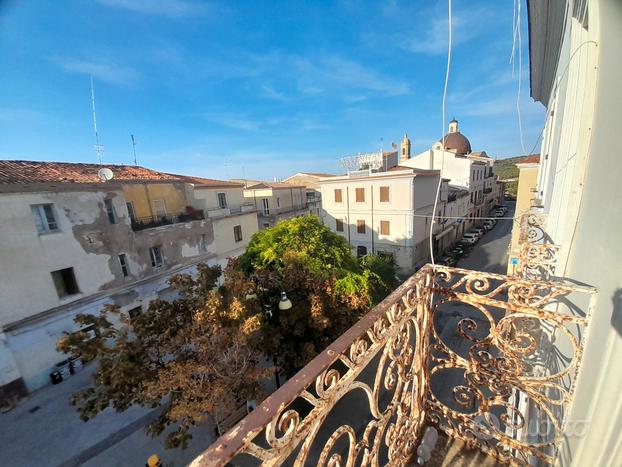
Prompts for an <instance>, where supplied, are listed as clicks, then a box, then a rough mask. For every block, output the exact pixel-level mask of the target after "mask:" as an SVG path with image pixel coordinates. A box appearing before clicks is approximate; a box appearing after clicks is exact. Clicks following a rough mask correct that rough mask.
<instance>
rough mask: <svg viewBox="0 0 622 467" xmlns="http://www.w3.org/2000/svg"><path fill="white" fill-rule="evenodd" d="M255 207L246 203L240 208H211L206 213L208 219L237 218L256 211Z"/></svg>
mask: <svg viewBox="0 0 622 467" xmlns="http://www.w3.org/2000/svg"><path fill="white" fill-rule="evenodd" d="M255 210H256V208H255V205H254V204H253V203H244V204H241V205H238V206H227V207H224V208H209V209H207V210H206V211H205V213H206V214H207V217H208V218H210V219H217V218H220V217H229V216H236V215H238V214H243V213H247V212H252V211H255Z"/></svg>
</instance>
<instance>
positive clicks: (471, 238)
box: [460, 233, 479, 245]
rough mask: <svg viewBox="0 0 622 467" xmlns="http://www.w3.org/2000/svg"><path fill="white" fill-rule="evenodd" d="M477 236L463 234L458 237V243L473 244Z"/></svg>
mask: <svg viewBox="0 0 622 467" xmlns="http://www.w3.org/2000/svg"><path fill="white" fill-rule="evenodd" d="M478 240H479V238H478V237H477V235H475V234H468V233H466V234H464V236H463V237H462V238H461V239H460V243H468V244H470V245H475V244H476V243H477V241H478Z"/></svg>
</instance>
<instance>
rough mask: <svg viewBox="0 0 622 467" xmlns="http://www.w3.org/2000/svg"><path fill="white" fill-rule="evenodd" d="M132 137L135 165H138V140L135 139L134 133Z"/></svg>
mask: <svg viewBox="0 0 622 467" xmlns="http://www.w3.org/2000/svg"><path fill="white" fill-rule="evenodd" d="M130 136H131V137H132V149H133V150H134V165H138V162H136V140H135V139H134V135H130Z"/></svg>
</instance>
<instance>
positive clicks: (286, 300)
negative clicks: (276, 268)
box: [246, 284, 292, 389]
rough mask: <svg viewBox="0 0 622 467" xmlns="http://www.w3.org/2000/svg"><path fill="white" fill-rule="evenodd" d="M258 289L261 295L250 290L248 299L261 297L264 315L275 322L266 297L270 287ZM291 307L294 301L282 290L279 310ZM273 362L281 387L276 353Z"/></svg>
mask: <svg viewBox="0 0 622 467" xmlns="http://www.w3.org/2000/svg"><path fill="white" fill-rule="evenodd" d="M257 290H258V291H259V292H260V293H259V297H258V296H257V293H255V291H253V290H249V292H248V293H247V294H246V299H247V300H256V299H257V298H259V300H260V303H261V308H262V311H263V313H264V315H265V316H266V317H267V319H268V322H269V323H272V322H274V318H275V316H274V311H273V306H272V304H271V301H270V300H269V298H268V297H266V292H267V291H268V289H266V288H264V287H262V286H261V285H260V284H259V285H258V286H257ZM291 308H292V302H291V300H290V299H289V298H288V297H287V293H285V292H284V291H281V297H280V299H279V304H278V309H279V311H287V310H290V309H291ZM272 363H273V364H274V381H275V383H276V387H277V389H278V388H280V387H281V379H280V377H279V370H278V360H277V356H276V355H275V354H273V355H272Z"/></svg>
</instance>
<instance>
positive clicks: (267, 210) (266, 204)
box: [261, 198, 270, 216]
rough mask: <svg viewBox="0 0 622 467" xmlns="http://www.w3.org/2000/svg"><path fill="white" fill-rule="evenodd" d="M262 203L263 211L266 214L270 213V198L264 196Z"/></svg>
mask: <svg viewBox="0 0 622 467" xmlns="http://www.w3.org/2000/svg"><path fill="white" fill-rule="evenodd" d="M261 205H262V207H263V213H264V215H265V216H267V215H269V214H270V204H269V202H268V198H264V199H262V200H261Z"/></svg>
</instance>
